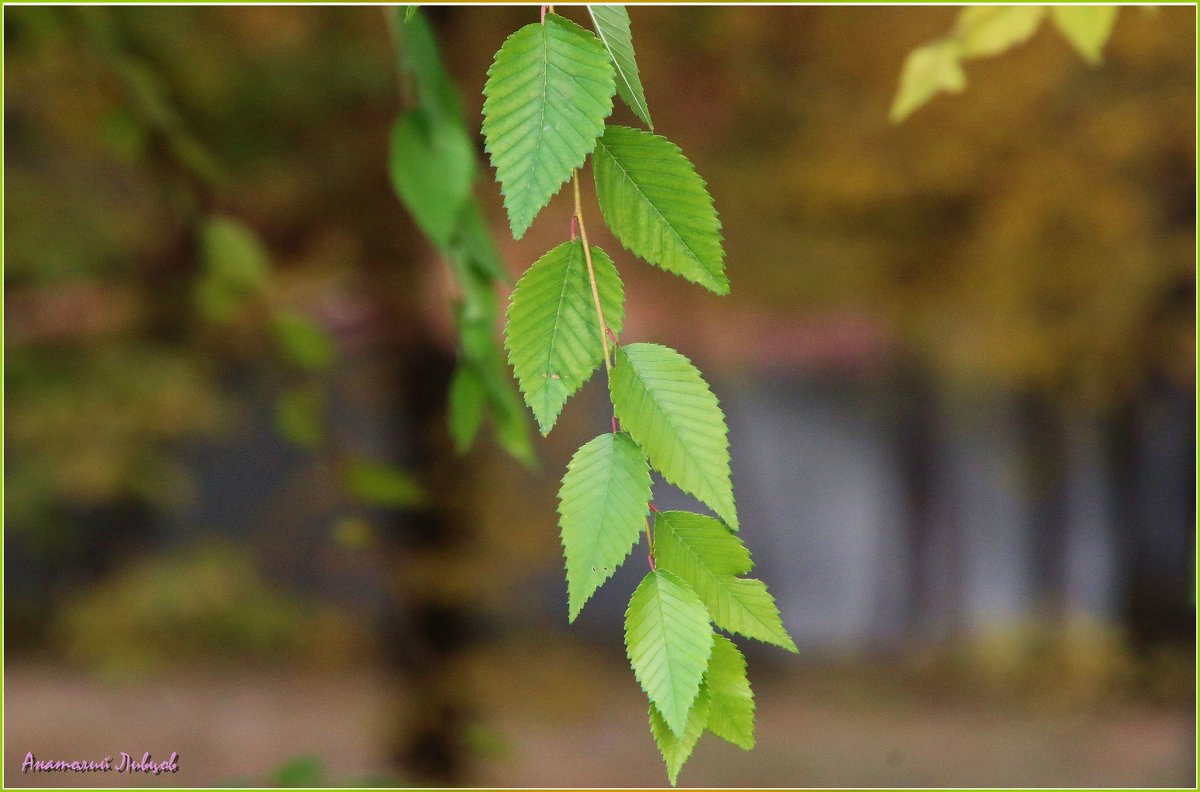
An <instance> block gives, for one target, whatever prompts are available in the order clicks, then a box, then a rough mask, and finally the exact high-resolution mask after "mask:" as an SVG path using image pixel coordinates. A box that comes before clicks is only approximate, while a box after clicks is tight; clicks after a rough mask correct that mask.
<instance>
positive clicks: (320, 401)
mask: <svg viewBox="0 0 1200 792" xmlns="http://www.w3.org/2000/svg"><path fill="white" fill-rule="evenodd" d="M326 402H327V399H326V394H325V389H324V388H321V387H314V386H308V387H299V388H292V389H290V390H287V391H284V392H283V393H282V394H280V396H279V398H278V399H277V400H276V402H275V427H276V428H277V429H278V430H279V434H281V435H283V437H284V439H286V440H288V441H290V442H292V443H295V444H296V445H298V446H300V447H301V448H309V449H312V448H316V447H317V446H319V445H320V444H321V440H322V439H323V438H324V436H325V423H324V418H325V408H326Z"/></svg>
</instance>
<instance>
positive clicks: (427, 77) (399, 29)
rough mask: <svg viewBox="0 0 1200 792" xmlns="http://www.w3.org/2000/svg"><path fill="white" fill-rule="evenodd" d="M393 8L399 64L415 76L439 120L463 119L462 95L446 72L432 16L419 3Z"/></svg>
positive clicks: (422, 98)
mask: <svg viewBox="0 0 1200 792" xmlns="http://www.w3.org/2000/svg"><path fill="white" fill-rule="evenodd" d="M403 8H404V7H403V6H396V7H395V8H394V9H393V12H392V16H391V17H390V20H391V23H392V24H391V31H392V43H393V45H394V49H395V50H396V54H397V59H398V65H399V67H400V69H401V72H402V79H403V78H404V75H411V77H412V81H413V84H414V85H415V86H416V89H417V97H418V98H419V100H420V104H421V107H422V108H424V109H425V110H427V111H428V112H429V113H430V115H432V116H434V117H436V118H437V119H438V120H444V121H451V122H455V121H456V122H458V123H460V124H461V123H462V122H463V109H462V98H461V97H460V96H459V95H458V88H456V87H455V85H454V78H453V77H451V76H450V73H449V72H447V71H446V67H445V65H443V63H442V56H441V55H440V54H439V53H438V46H437V37H436V36H434V34H433V28H432V27H431V26H430V24H429V19H428V18H427V17H426V16H425V14H424V13H423V12H421V11H418V10H417V6H409V7H408V8H407V9H404V19H403V21H401V19H400V13H401V9H403Z"/></svg>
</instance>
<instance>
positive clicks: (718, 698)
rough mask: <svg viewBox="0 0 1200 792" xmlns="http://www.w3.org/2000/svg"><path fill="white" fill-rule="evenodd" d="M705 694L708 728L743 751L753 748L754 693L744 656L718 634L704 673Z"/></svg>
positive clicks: (731, 642) (729, 641)
mask: <svg viewBox="0 0 1200 792" xmlns="http://www.w3.org/2000/svg"><path fill="white" fill-rule="evenodd" d="M704 688H705V690H706V691H707V693H708V700H709V707H708V730H709V731H711V732H712V733H713V734H715V735H717V736H718V737H720V738H721V739H722V740H727V741H729V742H731V743H733V744H734V745H736V746H737V747H739V748H742V749H743V750H746V751H749V750H750V749H751V748H753V747H754V692H753V691H752V690H751V689H750V680H749V679H748V678H747V677H746V658H745V657H743V656H742V653H741V651H740V650H739V649H738V648H737V647H736V646H734V644H733V641H731V640H729V639H728V638H726V637H725V636H724V635H718V636H717V637H716V639H715V641H714V642H713V653H712V659H711V660H709V661H708V670H707V671H705V672H704Z"/></svg>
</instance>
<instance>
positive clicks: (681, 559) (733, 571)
mask: <svg viewBox="0 0 1200 792" xmlns="http://www.w3.org/2000/svg"><path fill="white" fill-rule="evenodd" d="M654 557H655V559H656V560H657V561H658V565H659V566H661V567H662V568H663V569H667V570H670V571H671V572H674V573H675V574H677V575H679V576H680V577H681V578H683V579H684V580H697V579H702V577H703V575H704V574H709V575H730V576H736V575H744V574H746V573H747V572H749V571H750V569H751V568H752V567H753V566H754V565H753V563H751V561H750V551H749V550H747V549H746V546H745V545H744V544H742V540H741V539H739V538H737V536H735V535H734V534H732V533H730V531H729V529H728V528H726V527H725V526H724V525H722V524H721V523H720V522H719V521H718V520H714V519H713V518H712V517H706V516H705V515H703V514H692V513H691V512H683V511H664V512H658V514H656V515H655V517H654ZM692 588H696V587H695V586H694V585H693V586H692ZM696 593H698V594H700V598H701V599H704V595H703V594H702V593H701V592H700V590H699V589H696Z"/></svg>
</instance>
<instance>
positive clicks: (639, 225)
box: [593, 126, 729, 294]
mask: <svg viewBox="0 0 1200 792" xmlns="http://www.w3.org/2000/svg"><path fill="white" fill-rule="evenodd" d="M593 164H594V167H595V171H596V194H597V196H598V197H599V199H600V211H601V212H603V213H604V219H605V221H606V222H607V223H608V227H609V228H611V229H612V232H613V236H615V237H616V238H617V239H619V240H620V241H621V244H622V245H624V246H625V247H626V248H628V249H629V250H630V251H631V252H632V253H634V254H635V255H638V256H641V257H642V258H644V259H645V260H646V261H649V262H650V263H651V264H654V265H656V266H659V267H662V268H663V269H665V270H666V271H667V272H673V273H675V274H677V275H680V276H682V277H684V278H686V279H687V280H690V281H692V282H693V283H698V284H700V285H701V286H703V287H704V288H706V289H708V290H710V291H713V292H716V293H717V294H728V293H729V279H728V278H726V277H725V250H724V248H723V247H722V246H721V221H720V219H719V218H718V217H717V210H716V209H715V208H714V207H713V201H712V196H710V195H709V194H708V187H707V185H705V183H704V180H703V179H701V178H700V176H699V175H698V174H697V173H696V170H695V168H693V167H692V163H691V162H689V161H688V159H687V157H685V156H683V152H682V151H680V150H679V147H678V146H676V145H675V144H674V143H672V142H671V141H669V140H667V139H666V138H664V137H661V136H659V135H655V134H652V133H650V132H645V131H643V130H640V129H631V128H629V127H624V126H609V127H608V128H606V129H605V130H604V137H602V138H600V142H599V143H598V144H597V145H596V154H595V156H594V158H593Z"/></svg>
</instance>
